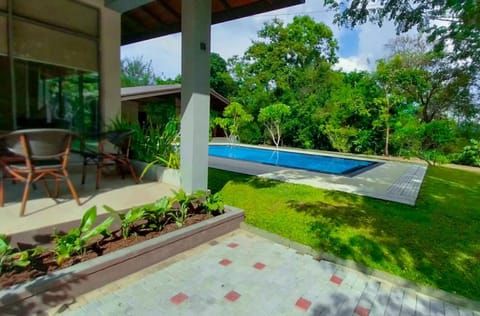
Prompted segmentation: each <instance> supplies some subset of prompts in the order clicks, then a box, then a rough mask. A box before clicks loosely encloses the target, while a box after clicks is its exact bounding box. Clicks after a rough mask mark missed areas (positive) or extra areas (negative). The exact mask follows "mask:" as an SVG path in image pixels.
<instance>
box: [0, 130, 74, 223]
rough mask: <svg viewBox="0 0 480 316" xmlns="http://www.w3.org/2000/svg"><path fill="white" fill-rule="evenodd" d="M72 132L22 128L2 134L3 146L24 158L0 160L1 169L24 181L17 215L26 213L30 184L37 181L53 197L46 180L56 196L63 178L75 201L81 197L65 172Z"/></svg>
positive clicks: (0, 193)
mask: <svg viewBox="0 0 480 316" xmlns="http://www.w3.org/2000/svg"><path fill="white" fill-rule="evenodd" d="M74 135H75V134H74V133H73V132H71V131H69V130H64V129H25V130H18V131H14V132H11V133H9V134H6V135H3V136H2V139H3V142H4V144H5V147H6V148H7V149H8V151H9V152H10V153H13V154H15V155H17V156H20V157H23V159H24V161H23V162H22V161H17V162H10V163H7V162H6V161H4V160H0V163H1V164H2V169H3V170H4V171H6V172H7V173H8V176H9V177H11V178H12V179H14V180H15V181H18V182H22V183H25V188H24V191H23V196H22V205H21V209H20V216H23V215H24V214H25V208H26V204H27V200H28V194H29V190H30V186H31V185H32V184H34V183H36V182H37V181H39V180H43V184H44V187H45V190H46V191H47V194H48V195H49V196H50V197H52V195H51V193H50V191H49V189H48V186H47V184H46V181H45V180H46V179H47V178H50V179H53V180H55V194H54V197H56V196H58V182H59V180H65V181H66V182H67V185H68V188H69V189H70V192H71V193H72V195H73V197H74V199H75V201H77V204H78V205H80V200H79V197H78V194H77V191H76V190H75V187H74V186H73V183H72V181H71V180H70V178H69V175H68V172H67V163H68V157H69V154H70V145H71V142H72V138H73V136H74ZM3 190H4V184H3V177H0V205H3Z"/></svg>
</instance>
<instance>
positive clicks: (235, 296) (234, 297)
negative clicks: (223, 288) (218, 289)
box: [224, 291, 240, 302]
mask: <svg viewBox="0 0 480 316" xmlns="http://www.w3.org/2000/svg"><path fill="white" fill-rule="evenodd" d="M224 297H225V298H226V299H227V300H229V301H230V302H235V301H236V300H238V298H239V297H240V294H239V293H237V292H235V291H230V292H228V293H227V294H226V295H225V296H224Z"/></svg>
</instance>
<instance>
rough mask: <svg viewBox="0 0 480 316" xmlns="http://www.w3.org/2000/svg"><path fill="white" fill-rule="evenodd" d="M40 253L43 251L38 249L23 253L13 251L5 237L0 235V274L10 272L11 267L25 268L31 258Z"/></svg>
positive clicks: (16, 250)
mask: <svg viewBox="0 0 480 316" xmlns="http://www.w3.org/2000/svg"><path fill="white" fill-rule="evenodd" d="M42 252H43V249H42V248H40V247H36V248H33V249H28V250H23V251H20V250H18V249H15V248H13V247H12V246H10V242H9V240H8V238H7V236H5V235H0V273H3V272H4V271H7V270H10V269H12V268H13V267H22V268H23V267H27V266H28V265H29V264H30V262H31V259H32V257H34V256H37V255H39V254H40V253H42Z"/></svg>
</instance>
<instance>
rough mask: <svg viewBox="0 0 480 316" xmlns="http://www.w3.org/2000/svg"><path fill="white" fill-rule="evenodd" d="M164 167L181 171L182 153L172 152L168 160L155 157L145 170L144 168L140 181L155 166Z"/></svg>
mask: <svg viewBox="0 0 480 316" xmlns="http://www.w3.org/2000/svg"><path fill="white" fill-rule="evenodd" d="M157 164H158V165H164V166H165V167H167V168H170V169H177V170H178V169H180V153H179V152H177V151H175V152H171V153H170V154H169V156H168V160H167V159H165V158H163V157H162V156H160V155H156V156H154V159H153V160H152V161H150V162H149V163H148V164H147V165H146V166H145V168H143V171H142V174H141V175H140V179H142V178H143V177H144V176H145V174H146V173H147V172H148V170H149V169H150V168H152V167H153V166H154V165H157Z"/></svg>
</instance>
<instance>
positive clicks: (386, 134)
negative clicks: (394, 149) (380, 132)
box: [385, 122, 390, 156]
mask: <svg viewBox="0 0 480 316" xmlns="http://www.w3.org/2000/svg"><path fill="white" fill-rule="evenodd" d="M389 142H390V123H388V122H387V128H386V130H385V156H388V155H389V154H388V143H389Z"/></svg>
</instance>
